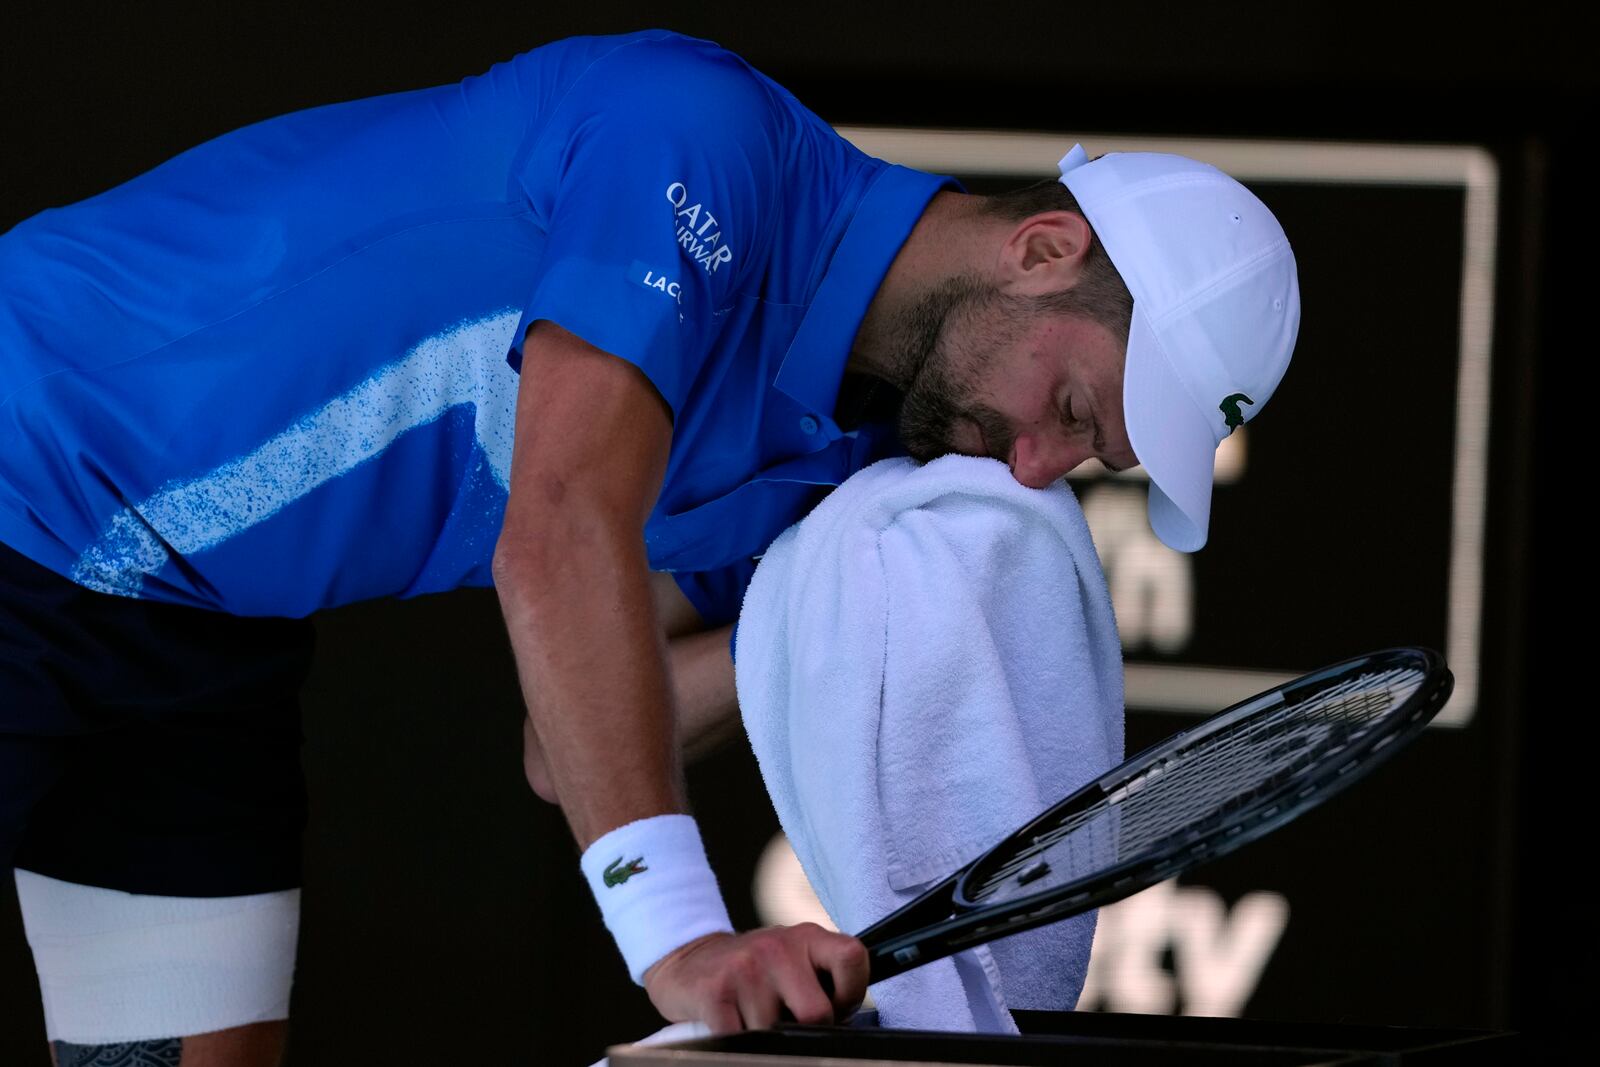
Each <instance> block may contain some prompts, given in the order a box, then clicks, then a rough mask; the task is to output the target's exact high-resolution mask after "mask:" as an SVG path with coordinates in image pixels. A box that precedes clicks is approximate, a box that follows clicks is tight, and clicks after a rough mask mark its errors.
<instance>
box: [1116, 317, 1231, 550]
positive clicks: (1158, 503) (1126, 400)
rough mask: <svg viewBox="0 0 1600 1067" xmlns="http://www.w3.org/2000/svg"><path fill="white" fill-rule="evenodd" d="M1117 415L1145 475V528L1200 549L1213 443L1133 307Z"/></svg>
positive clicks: (1175, 544)
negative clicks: (1147, 488) (1147, 512)
mask: <svg viewBox="0 0 1600 1067" xmlns="http://www.w3.org/2000/svg"><path fill="white" fill-rule="evenodd" d="M1123 375H1124V376H1123V386H1122V412H1123V419H1124V420H1125V422H1126V424H1127V428H1128V443H1129V444H1131V445H1132V446H1133V454H1134V455H1135V456H1138V457H1139V464H1140V465H1141V466H1142V467H1144V469H1145V472H1146V473H1147V474H1149V475H1150V528H1151V529H1152V530H1154V531H1155V533H1156V536H1157V537H1159V538H1161V540H1162V542H1163V543H1165V544H1167V545H1169V546H1170V547H1172V548H1175V549H1177V550H1178V551H1179V552H1193V551H1195V550H1197V549H1199V548H1201V547H1203V546H1204V545H1205V543H1206V533H1207V530H1208V528H1209V527H1210V524H1211V483H1212V480H1213V472H1214V470H1215V466H1216V451H1217V438H1216V432H1215V431H1214V430H1213V429H1212V426H1211V422H1212V421H1213V420H1210V419H1208V418H1207V416H1206V413H1204V412H1202V411H1201V410H1200V409H1199V408H1198V407H1196V406H1195V402H1194V400H1193V398H1191V397H1190V396H1189V393H1188V391H1187V390H1185V389H1184V387H1183V383H1182V381H1181V380H1180V379H1179V377H1178V374H1177V372H1176V371H1174V370H1173V369H1172V365H1171V363H1170V362H1169V361H1168V360H1167V355H1166V352H1165V350H1163V349H1162V347H1161V343H1160V341H1158V340H1157V339H1156V335H1155V332H1154V331H1153V330H1152V329H1151V328H1150V324H1149V322H1148V321H1147V320H1146V319H1145V317H1144V316H1143V315H1142V314H1141V313H1140V309H1139V304H1138V302H1137V301H1135V303H1134V306H1133V321H1132V323H1131V325H1130V327H1129V330H1128V360H1127V366H1126V368H1125V369H1124V372H1123Z"/></svg>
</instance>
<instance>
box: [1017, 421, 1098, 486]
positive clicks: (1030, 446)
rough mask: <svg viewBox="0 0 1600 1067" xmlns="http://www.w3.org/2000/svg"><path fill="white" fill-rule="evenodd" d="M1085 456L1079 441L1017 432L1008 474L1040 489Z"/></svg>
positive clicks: (1087, 453) (1086, 453)
mask: <svg viewBox="0 0 1600 1067" xmlns="http://www.w3.org/2000/svg"><path fill="white" fill-rule="evenodd" d="M1088 458H1089V451H1088V449H1087V448H1085V447H1084V446H1082V445H1077V444H1069V443H1067V442H1064V441H1052V440H1050V439H1049V438H1047V437H1043V436H1041V435H1038V434H1031V433H1023V434H1018V435H1017V438H1016V440H1015V441H1014V442H1013V443H1012V446H1011V476H1012V477H1013V478H1015V479H1016V480H1017V481H1019V482H1021V483H1022V484H1023V485H1025V486H1027V487H1028V488H1029V489H1043V488H1045V487H1046V486H1048V485H1050V484H1052V483H1054V482H1055V481H1056V480H1057V479H1058V478H1061V477H1062V476H1064V475H1065V474H1066V473H1067V472H1068V471H1070V470H1071V469H1072V468H1074V467H1076V466H1077V465H1078V464H1080V463H1082V462H1083V461H1084V460H1086V459H1088Z"/></svg>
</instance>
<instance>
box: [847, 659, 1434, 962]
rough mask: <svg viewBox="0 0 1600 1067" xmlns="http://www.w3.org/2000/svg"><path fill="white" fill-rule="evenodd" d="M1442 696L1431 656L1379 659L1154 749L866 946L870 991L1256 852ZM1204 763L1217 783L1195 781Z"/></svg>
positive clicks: (1339, 668)
mask: <svg viewBox="0 0 1600 1067" xmlns="http://www.w3.org/2000/svg"><path fill="white" fill-rule="evenodd" d="M1452 685H1453V679H1452V677H1451V675H1450V672H1449V670H1448V669H1447V668H1446V666H1445V663H1444V658H1443V657H1442V656H1440V655H1439V654H1438V653H1437V652H1434V651H1432V650H1430V649H1425V648H1394V649H1386V650H1384V651H1381V652H1374V653H1370V654H1368V655H1365V656H1359V657H1355V658H1353V659H1349V660H1345V661H1343V662H1341V663H1336V664H1333V665H1331V666H1329V667H1325V668H1323V669H1321V670H1319V671H1315V672H1313V673H1311V674H1308V675H1304V676H1302V677H1300V678H1296V679H1294V680H1293V681H1291V682H1287V683H1285V684H1284V685H1281V686H1277V687H1275V688H1273V689H1269V690H1267V691H1266V692H1263V693H1260V694H1257V695H1256V696H1253V697H1250V698H1249V699H1247V700H1243V701H1241V702H1239V703H1238V704H1235V705H1233V706H1231V707H1229V708H1227V709H1225V710H1223V711H1221V712H1218V713H1217V714H1215V715H1213V716H1211V717H1210V718H1208V719H1206V720H1205V721H1204V722H1202V723H1200V724H1199V725H1198V726H1195V727H1193V728H1192V729H1189V730H1186V731H1184V732H1182V733H1179V734H1176V735H1174V736H1172V737H1170V738H1167V739H1166V740H1164V741H1162V742H1159V743H1158V744H1156V745H1154V746H1152V747H1150V748H1148V749H1146V750H1145V751H1143V752H1141V753H1139V754H1138V755H1136V756H1134V757H1133V758H1132V759H1130V760H1128V761H1126V762H1124V763H1123V764H1121V765H1120V766H1118V767H1116V768H1114V769H1113V770H1111V771H1109V772H1107V773H1106V774H1105V775H1103V776H1102V777H1100V778H1099V779H1097V780H1096V781H1094V782H1092V783H1090V784H1089V785H1087V786H1085V787H1084V788H1082V789H1080V790H1078V791H1077V792H1076V793H1074V794H1072V795H1071V796H1069V797H1068V798H1066V799H1065V800H1063V801H1061V802H1060V803H1058V804H1056V805H1054V806H1052V807H1051V808H1050V809H1049V810H1047V811H1045V812H1044V813H1043V814H1041V815H1040V816H1038V817H1037V818H1036V819H1034V820H1033V821H1031V822H1029V823H1028V824H1027V825H1026V826H1023V827H1022V828H1021V829H1019V830H1017V831H1015V832H1014V833H1012V834H1011V835H1009V836H1008V837H1006V838H1005V839H1004V840H1002V841H1001V842H999V843H998V844H997V845H995V846H994V847H993V848H992V849H990V850H989V851H988V852H987V853H985V854H984V855H983V856H980V857H979V858H978V859H977V860H975V861H973V862H972V863H971V864H970V865H968V866H967V867H966V868H965V869H964V870H963V871H962V872H960V875H959V877H958V878H957V879H956V883H955V885H954V886H953V887H952V888H951V889H950V890H949V894H950V897H949V899H950V910H951V912H953V913H954V914H953V915H952V916H951V917H949V918H947V919H946V920H945V921H944V922H941V923H938V924H936V925H933V926H929V927H925V928H924V929H922V930H919V931H916V932H914V933H911V932H905V929H904V927H903V926H902V927H900V929H899V930H897V931H895V932H896V933H898V934H900V936H897V937H896V936H891V937H890V938H886V939H884V940H882V941H881V942H879V944H877V945H875V946H871V947H872V948H873V952H872V955H873V958H874V970H873V974H874V980H875V981H877V980H881V978H883V977H888V976H890V975H891V974H895V973H899V972H900V971H903V970H907V969H909V968H910V967H912V966H916V965H919V964H921V963H925V962H927V961H928V960H931V959H937V958H939V957H940V956H945V955H949V954H951V953H953V952H957V951H960V950H961V949H963V948H966V947H969V946H971V945H975V944H981V943H983V942H985V941H989V940H993V939H994V938H997V937H1004V936H1007V935H1009V934H1012V933H1020V932H1021V931H1023V930H1027V929H1032V928H1033V927H1036V926H1040V925H1043V924H1045V923H1050V922H1055V921H1058V920H1060V919H1064V918H1067V917H1069V916H1071V915H1076V914H1079V913H1080V912H1084V911H1088V910H1090V909H1091V908H1096V907H1101V906H1103V905H1106V904H1110V903H1113V902H1115V901H1117V900H1121V899H1122V898H1124V897H1127V896H1130V895H1132V894H1133V893H1136V892H1138V891H1139V890H1141V889H1144V888H1146V887H1148V886H1151V885H1154V884H1156V883H1157V882H1160V881H1164V880H1166V879H1168V878H1171V877H1173V876H1175V875H1177V874H1178V873H1180V872H1182V871H1185V870H1188V869H1190V868H1192V867H1194V866H1197V865H1199V864H1201V863H1205V862H1208V861H1210V860H1213V859H1216V858H1218V857H1221V856H1224V855H1227V854H1228V853H1230V852H1233V851H1234V850H1236V849H1238V848H1241V847H1243V846H1244V845H1246V844H1249V843H1250V842H1251V841H1255V840H1258V839H1259V838H1261V837H1263V836H1265V835H1266V834H1269V833H1271V832H1272V831H1273V830H1276V829H1278V828H1279V827H1281V826H1283V825H1284V824H1285V823H1288V822H1290V821H1291V820H1293V819H1295V818H1296V817H1298V816H1299V815H1301V814H1304V813H1305V812H1306V811H1309V810H1310V809H1311V808H1313V807H1316V806H1317V805H1318V804H1320V803H1322V802H1323V801H1324V800H1327V799H1328V798H1329V797H1331V796H1333V795H1335V794H1336V793H1338V792H1339V791H1341V790H1343V789H1345V788H1348V787H1349V786H1350V785H1351V784H1352V783H1354V782H1356V781H1358V780H1359V779H1360V778H1361V777H1363V776H1364V775H1365V774H1367V773H1369V772H1370V771H1371V770H1372V769H1373V768H1374V767H1376V766H1378V765H1379V764H1381V763H1382V762H1383V761H1384V760H1386V759H1387V758H1388V757H1389V756H1390V755H1392V754H1393V753H1394V752H1396V751H1398V750H1399V749H1400V748H1401V747H1403V745H1404V743H1405V742H1406V741H1408V740H1410V739H1411V738H1413V737H1415V736H1416V734H1418V733H1419V732H1421V730H1422V729H1423V728H1424V727H1426V726H1427V724H1428V722H1429V721H1430V720H1432V718H1433V717H1434V715H1435V714H1436V713H1437V712H1438V710H1439V709H1440V708H1441V707H1443V706H1444V703H1445V701H1446V700H1447V699H1448V698H1449V695H1450V691H1451V688H1452ZM1219 759H1220V760H1224V761H1231V762H1222V763H1220V764H1219V763H1218V761H1219ZM1208 760H1209V761H1211V763H1212V764H1216V765H1218V766H1221V767H1222V768H1223V769H1224V771H1226V772H1227V773H1225V774H1217V775H1212V776H1209V777H1208V776H1204V775H1203V774H1202V772H1204V771H1206V770H1207V767H1208V764H1207V762H1206V761H1208ZM1040 864H1042V865H1043V870H1040V869H1039V866H1040ZM884 932H885V933H888V932H889V931H888V930H885V931H884Z"/></svg>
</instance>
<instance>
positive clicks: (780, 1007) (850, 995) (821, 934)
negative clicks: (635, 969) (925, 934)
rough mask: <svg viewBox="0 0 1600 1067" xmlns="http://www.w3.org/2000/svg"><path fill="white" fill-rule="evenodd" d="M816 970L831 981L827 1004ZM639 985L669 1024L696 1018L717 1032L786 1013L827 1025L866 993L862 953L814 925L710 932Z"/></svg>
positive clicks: (767, 1022) (856, 944)
mask: <svg viewBox="0 0 1600 1067" xmlns="http://www.w3.org/2000/svg"><path fill="white" fill-rule="evenodd" d="M818 971H826V972H827V973H828V975H829V976H830V977H831V979H832V981H833V996H832V998H831V999H830V998H829V996H828V994H827V993H826V992H824V991H823V988H822V984H821V982H820V981H819V980H818V978H817V972H818ZM644 987H645V991H646V992H647V993H649V994H650V1002H651V1003H652V1004H654V1005H655V1006H656V1010H657V1011H659V1012H660V1013H661V1015H662V1017H663V1018H665V1019H667V1020H668V1021H669V1022H682V1021H685V1020H690V1019H695V1020H699V1021H701V1022H704V1023H705V1024H706V1025H707V1026H709V1027H711V1030H712V1032H713V1033H718V1034H731V1033H734V1032H736V1031H739V1030H758V1029H763V1028H765V1027H769V1026H771V1025H773V1024H774V1023H776V1022H778V1021H779V1019H781V1018H783V1013H784V1012H785V1011H787V1013H788V1015H789V1016H791V1017H793V1018H794V1020H795V1021H796V1022H802V1023H828V1022H833V1021H834V1020H835V1019H843V1018H845V1017H846V1016H847V1015H849V1014H850V1013H851V1012H852V1011H854V1010H855V1009H856V1008H857V1007H858V1006H859V1005H860V1004H861V1001H862V998H864V997H865V996H866V995H867V949H866V946H865V945H863V944H862V943H861V942H860V941H858V940H856V939H855V938H853V937H849V936H846V935H845V934H836V933H833V932H832V931H829V930H824V929H823V928H822V927H820V926H818V925H817V924H816V923H801V924H800V925H798V926H769V927H766V928H764V929H761V930H752V931H750V932H749V933H745V934H711V935H709V936H707V937H702V938H700V939H699V940H697V941H691V942H689V943H688V944H687V945H684V946H683V947H682V948H680V949H678V950H677V951H675V952H673V953H671V954H669V955H668V956H666V957H664V958H663V959H661V960H660V961H659V962H657V963H656V964H655V966H653V967H651V968H650V969H649V970H648V971H646V972H645V973H644Z"/></svg>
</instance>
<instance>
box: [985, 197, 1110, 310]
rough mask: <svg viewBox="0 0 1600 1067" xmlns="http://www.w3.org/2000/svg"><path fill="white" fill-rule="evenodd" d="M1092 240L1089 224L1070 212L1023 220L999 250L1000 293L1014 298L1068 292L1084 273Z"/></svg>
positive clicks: (1040, 215) (1080, 216)
mask: <svg viewBox="0 0 1600 1067" xmlns="http://www.w3.org/2000/svg"><path fill="white" fill-rule="evenodd" d="M1093 240H1094V234H1093V232H1092V231H1091V230H1090V229H1089V223H1088V221H1087V220H1086V219H1085V218H1084V217H1083V216H1082V215H1079V214H1078V213H1076V212H1073V211H1046V212H1043V213H1041V214H1038V215H1031V216H1029V217H1028V218H1026V219H1023V220H1022V221H1021V222H1020V223H1018V224H1017V226H1016V228H1015V229H1014V230H1012V231H1011V235H1010V236H1009V237H1007V238H1006V240H1005V243H1004V244H1002V245H1001V246H1000V257H999V261H998V263H997V264H996V271H997V273H998V274H999V278H998V281H999V284H1000V287H1001V289H1003V290H1004V291H1006V292H1008V293H1011V294H1013V295H1016V296H1043V295H1045V294H1047V293H1057V292H1060V291H1061V290H1063V289H1070V288H1071V287H1072V286H1073V285H1076V284H1077V281H1078V276H1079V275H1080V274H1081V273H1082V272H1083V263H1084V259H1085V258H1086V257H1087V256H1088V253H1089V246H1090V242H1091V241H1093Z"/></svg>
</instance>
